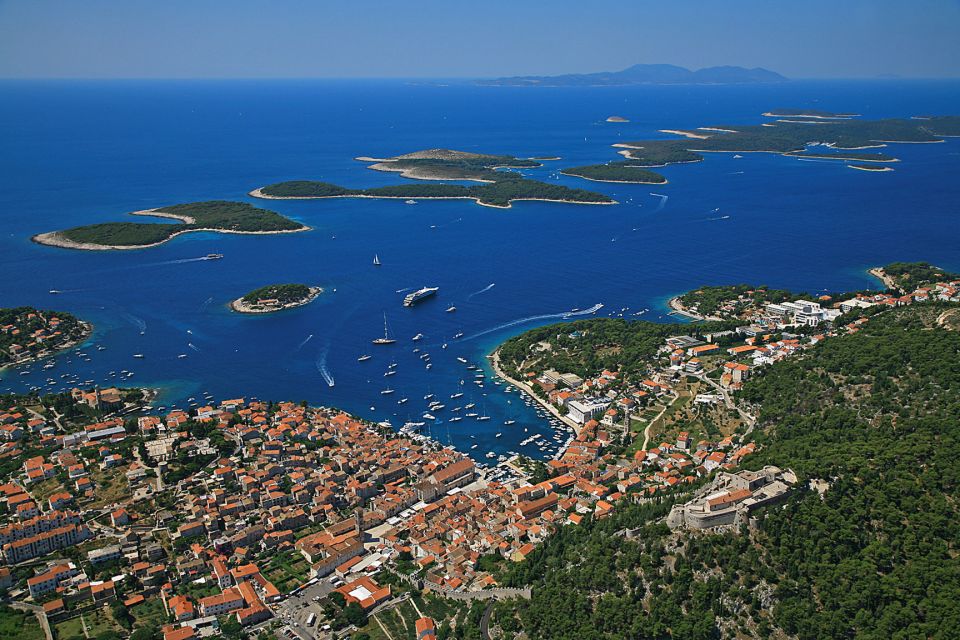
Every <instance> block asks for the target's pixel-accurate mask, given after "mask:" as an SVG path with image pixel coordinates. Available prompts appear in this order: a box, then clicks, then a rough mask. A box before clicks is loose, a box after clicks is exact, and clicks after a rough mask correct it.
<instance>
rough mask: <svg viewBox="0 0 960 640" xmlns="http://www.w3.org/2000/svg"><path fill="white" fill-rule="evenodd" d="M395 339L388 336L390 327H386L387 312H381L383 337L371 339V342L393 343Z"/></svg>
mask: <svg viewBox="0 0 960 640" xmlns="http://www.w3.org/2000/svg"><path fill="white" fill-rule="evenodd" d="M395 342H396V340H394V339H393V338H391V337H390V329H389V328H388V327H387V314H386V313H384V314H383V337H382V338H376V339H375V340H373V344H393V343H395Z"/></svg>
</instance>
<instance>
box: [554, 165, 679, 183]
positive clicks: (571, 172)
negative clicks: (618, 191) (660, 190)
mask: <svg viewBox="0 0 960 640" xmlns="http://www.w3.org/2000/svg"><path fill="white" fill-rule="evenodd" d="M560 173H562V174H563V175H565V176H575V177H577V178H583V179H584V180H593V181H594V182H625V183H628V184H666V182H667V179H666V178H664V177H663V176H662V175H660V174H659V173H656V172H654V171H650V170H648V169H644V168H643V167H640V166H639V165H637V164H634V163H632V162H630V161H621V162H608V163H606V164H591V165H585V166H582V167H570V168H569V169H562V170H561V171H560Z"/></svg>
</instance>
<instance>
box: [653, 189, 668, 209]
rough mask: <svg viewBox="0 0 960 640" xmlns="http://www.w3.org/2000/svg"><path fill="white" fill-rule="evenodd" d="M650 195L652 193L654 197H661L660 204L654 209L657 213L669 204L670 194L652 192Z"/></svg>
mask: <svg viewBox="0 0 960 640" xmlns="http://www.w3.org/2000/svg"><path fill="white" fill-rule="evenodd" d="M650 195H652V196H654V197H657V198H660V204H658V205H657V208H656V209H654V210H653V212H654V213H656V212H657V211H660V210H661V209H663V208H664V207H665V206H667V200H669V199H670V196H665V195H663V194H660V193H653V192H650Z"/></svg>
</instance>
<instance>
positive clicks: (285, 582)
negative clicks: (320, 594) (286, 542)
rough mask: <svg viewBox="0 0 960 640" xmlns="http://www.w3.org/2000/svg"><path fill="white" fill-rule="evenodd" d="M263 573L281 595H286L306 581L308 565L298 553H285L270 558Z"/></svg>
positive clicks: (308, 570)
mask: <svg viewBox="0 0 960 640" xmlns="http://www.w3.org/2000/svg"><path fill="white" fill-rule="evenodd" d="M263 573H264V576H265V577H266V578H267V580H269V581H270V582H272V583H273V584H274V586H276V587H277V589H279V590H280V592H281V593H286V592H288V591H290V590H292V589H293V588H294V587H296V586H298V585H301V584H303V583H304V582H306V581H307V577H308V576H309V575H310V565H309V563H307V561H306V559H305V558H304V557H303V556H302V555H300V554H299V553H297V552H295V551H285V552H283V553H280V554H278V555H275V556H274V557H273V558H271V559H270V562H269V563H268V564H267V566H266V568H265V569H264V572H263Z"/></svg>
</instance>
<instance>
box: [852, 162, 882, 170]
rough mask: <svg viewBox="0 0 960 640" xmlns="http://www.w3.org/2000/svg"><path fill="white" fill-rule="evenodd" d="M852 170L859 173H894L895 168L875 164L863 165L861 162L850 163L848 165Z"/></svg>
mask: <svg viewBox="0 0 960 640" xmlns="http://www.w3.org/2000/svg"><path fill="white" fill-rule="evenodd" d="M847 166H848V167H850V168H851V169H857V170H858V171H893V167H878V166H877V165H875V164H863V163H860V162H850V163H848V164H847Z"/></svg>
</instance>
